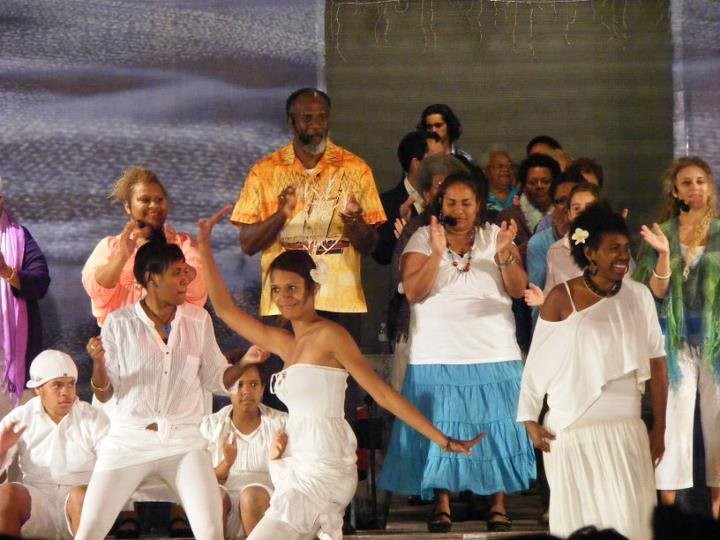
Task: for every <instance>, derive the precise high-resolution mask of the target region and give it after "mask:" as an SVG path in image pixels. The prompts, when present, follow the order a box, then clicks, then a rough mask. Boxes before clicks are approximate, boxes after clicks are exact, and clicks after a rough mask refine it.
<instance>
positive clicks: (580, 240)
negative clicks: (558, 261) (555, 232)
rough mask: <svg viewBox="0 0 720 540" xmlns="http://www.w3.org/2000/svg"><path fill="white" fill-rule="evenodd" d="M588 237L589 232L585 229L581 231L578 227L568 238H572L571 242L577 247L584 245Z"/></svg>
mask: <svg viewBox="0 0 720 540" xmlns="http://www.w3.org/2000/svg"><path fill="white" fill-rule="evenodd" d="M589 236H590V233H589V232H587V231H586V230H585V229H581V228H580V227H578V228H576V229H575V232H574V233H573V234H572V236H571V237H570V238H572V240H573V242H575V245H576V246H577V245H578V244H584V243H585V240H587V239H588V237H589Z"/></svg>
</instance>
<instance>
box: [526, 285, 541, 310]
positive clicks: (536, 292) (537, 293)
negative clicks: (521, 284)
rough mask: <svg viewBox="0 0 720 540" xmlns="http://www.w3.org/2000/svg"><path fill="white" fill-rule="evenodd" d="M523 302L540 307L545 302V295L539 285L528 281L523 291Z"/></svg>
mask: <svg viewBox="0 0 720 540" xmlns="http://www.w3.org/2000/svg"><path fill="white" fill-rule="evenodd" d="M523 299H524V300H525V303H526V304H527V305H528V306H530V307H540V306H542V305H543V304H544V303H545V295H544V294H543V291H542V289H541V288H540V287H538V286H537V285H535V284H534V283H529V284H528V286H527V289H525V292H524V293H523Z"/></svg>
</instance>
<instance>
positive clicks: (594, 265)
mask: <svg viewBox="0 0 720 540" xmlns="http://www.w3.org/2000/svg"><path fill="white" fill-rule="evenodd" d="M597 271H598V266H597V263H596V262H595V261H590V262H589V263H588V272H589V273H590V275H591V276H594V275H595V274H597Z"/></svg>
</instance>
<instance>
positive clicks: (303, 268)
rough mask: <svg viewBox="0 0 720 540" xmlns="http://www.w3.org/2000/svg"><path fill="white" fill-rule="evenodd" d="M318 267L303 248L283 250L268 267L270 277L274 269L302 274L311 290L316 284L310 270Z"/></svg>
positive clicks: (307, 287)
mask: <svg viewBox="0 0 720 540" xmlns="http://www.w3.org/2000/svg"><path fill="white" fill-rule="evenodd" d="M315 268H317V266H316V264H315V261H313V258H312V257H311V256H310V254H309V253H308V252H307V251H303V250H301V249H293V250H289V251H283V252H282V253H281V254H280V255H278V256H277V257H275V258H274V259H273V261H272V262H271V263H270V267H269V268H268V277H270V274H271V273H272V271H273V270H283V271H284V272H292V273H293V274H297V275H298V276H300V277H301V278H302V279H303V281H304V282H305V288H306V289H307V290H308V291H311V290H312V288H313V287H314V286H315V280H314V279H313V278H312V276H311V275H310V271H311V270H314V269H315Z"/></svg>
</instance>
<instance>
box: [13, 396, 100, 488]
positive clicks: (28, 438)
mask: <svg viewBox="0 0 720 540" xmlns="http://www.w3.org/2000/svg"><path fill="white" fill-rule="evenodd" d="M12 422H20V423H21V424H23V425H25V426H27V429H26V430H25V431H24V433H23V434H22V436H21V437H20V440H19V441H18V443H17V444H16V445H15V446H13V447H12V448H11V449H10V450H9V451H8V453H7V455H6V457H5V460H4V461H3V463H2V469H3V470H5V469H7V467H8V466H9V465H10V463H12V461H13V459H14V458H15V456H16V455H17V456H18V463H19V466H20V471H21V472H22V482H23V483H24V484H30V485H33V486H37V487H41V486H43V485H54V486H58V485H60V486H76V485H82V484H87V483H88V481H89V479H90V474H91V473H92V470H93V467H94V465H95V456H96V451H97V446H98V443H99V441H100V440H101V439H102V438H103V436H104V435H105V433H106V432H107V429H108V418H107V416H105V414H104V413H103V412H102V411H99V410H98V409H96V408H95V407H92V406H91V405H90V404H89V403H85V402H84V401H80V400H76V401H75V403H74V404H73V406H72V408H71V409H70V412H69V413H68V414H67V415H65V416H64V417H63V418H62V419H61V420H60V422H58V423H57V424H56V423H55V422H53V421H52V420H51V419H50V417H49V416H48V415H47V413H46V412H45V410H44V409H43V406H42V402H41V400H40V397H39V396H36V397H34V398H32V399H31V400H30V401H28V402H27V403H25V404H24V405H20V406H19V407H16V408H15V409H13V410H12V411H10V413H8V414H7V415H6V416H5V417H4V418H3V419H2V420H1V421H0V426H1V427H2V428H4V427H5V426H7V425H9V424H11V423H12Z"/></svg>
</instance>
